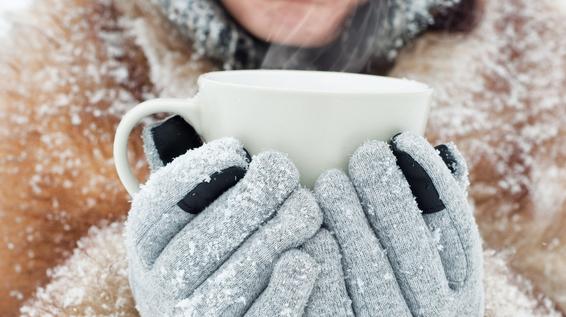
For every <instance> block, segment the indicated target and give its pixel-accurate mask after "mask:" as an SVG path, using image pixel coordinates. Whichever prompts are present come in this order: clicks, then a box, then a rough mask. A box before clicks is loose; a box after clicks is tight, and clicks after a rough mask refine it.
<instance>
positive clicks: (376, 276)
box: [315, 133, 483, 317]
mask: <svg viewBox="0 0 566 317" xmlns="http://www.w3.org/2000/svg"><path fill="white" fill-rule="evenodd" d="M395 143H396V145H397V147H398V149H400V150H402V151H405V152H406V153H408V154H409V155H411V156H412V157H413V158H414V159H415V160H416V161H417V162H418V163H419V164H420V165H421V166H422V167H423V168H424V169H425V171H426V172H427V173H428V175H429V176H430V177H431V179H432V181H433V184H434V186H435V188H436V189H437V191H438V192H439V195H440V198H441V199H442V201H443V202H444V204H445V206H446V209H445V210H442V211H440V212H437V213H433V214H422V212H421V210H419V208H418V206H417V203H416V201H415V198H414V196H413V194H412V192H411V189H410V187H409V184H408V182H407V181H406V179H405V177H404V175H403V173H402V172H401V170H400V168H399V167H398V166H397V164H396V158H395V156H394V155H393V153H392V151H391V150H390V147H389V145H388V144H386V143H384V142H379V141H370V142H367V143H366V144H364V145H363V146H361V147H360V148H359V149H358V150H357V151H356V152H355V153H354V155H353V157H352V159H351V161H350V164H349V174H350V178H348V176H346V174H344V173H343V172H341V171H338V170H332V171H328V172H326V173H325V174H323V175H322V176H321V177H320V179H319V180H318V181H317V183H316V185H315V195H316V197H317V200H318V202H319V204H320V206H321V208H322V210H323V214H324V225H325V226H326V227H328V228H329V229H330V230H331V231H332V232H333V233H334V235H335V237H336V240H337V241H338V244H339V246H340V250H341V252H342V263H343V267H344V272H345V274H346V286H347V289H348V293H349V294H350V296H351V299H352V307H353V309H354V313H355V314H356V316H447V317H448V316H449V317H453V316H470V317H475V316H483V287H482V274H483V273H482V255H481V240H480V236H479V233H478V230H477V226H476V223H475V221H474V218H473V214H472V210H471V208H470V206H469V204H468V201H467V192H466V186H467V176H466V175H467V168H466V166H465V162H464V160H463V159H462V156H461V154H459V153H458V152H457V150H456V148H455V147H454V146H453V145H450V146H449V149H450V150H451V151H452V152H453V156H454V157H455V158H456V163H455V164H457V165H458V166H457V168H456V169H455V170H456V173H455V174H454V175H453V174H452V173H451V172H450V170H449V169H448V167H447V166H446V165H445V163H444V162H443V161H442V159H441V157H440V156H439V155H438V153H437V152H436V150H435V149H434V148H433V147H432V146H431V145H430V144H429V143H428V142H427V141H426V140H425V139H424V138H422V137H420V136H417V135H414V134H411V133H403V134H401V135H399V136H398V137H396V138H395Z"/></svg>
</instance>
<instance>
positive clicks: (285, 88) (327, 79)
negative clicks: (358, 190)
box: [114, 70, 432, 194]
mask: <svg viewBox="0 0 566 317" xmlns="http://www.w3.org/2000/svg"><path fill="white" fill-rule="evenodd" d="M198 86H199V92H198V93H197V95H196V96H195V97H193V98H189V99H155V100H149V101H146V102H143V103H141V104H139V105H138V106H136V107H134V108H133V109H132V110H130V111H129V112H128V113H127V114H126V115H125V116H124V118H123V120H122V122H120V125H119V126H118V130H117V131H116V137H115V140H114V161H115V164H116V169H117V171H118V175H119V177H120V180H121V181H122V183H123V184H124V186H125V187H126V189H127V190H128V192H129V193H130V194H133V193H135V192H137V191H138V190H139V183H138V180H137V179H136V177H135V176H134V174H133V173H132V170H131V168H130V166H129V164H128V158H127V142H128V136H129V134H130V132H131V131H132V129H133V128H134V127H135V126H136V125H137V124H138V122H139V121H140V120H141V119H143V118H144V117H146V116H149V115H151V114H154V113H160V112H167V113H173V114H178V115H181V116H182V117H183V118H184V119H185V120H186V121H187V122H189V123H190V124H191V125H192V126H193V127H194V128H195V130H196V131H197V132H198V133H199V134H200V135H201V137H202V138H203V139H204V140H205V141H210V140H214V139H218V138H222V137H227V136H231V137H235V138H237V139H239V140H240V141H242V142H243V144H244V146H245V147H246V149H248V151H250V152H251V153H252V154H257V153H259V152H262V151H265V150H270V149H273V150H277V151H281V152H285V153H287V154H288V155H289V157H290V158H291V160H292V161H293V162H294V163H295V165H296V166H297V168H298V169H299V171H300V173H301V182H302V183H303V184H304V185H306V186H312V185H313V183H314V181H315V180H316V179H317V177H318V176H319V175H320V174H321V173H322V172H323V171H325V170H327V169H331V168H342V169H345V168H346V166H347V162H348V159H349V157H350V155H351V154H352V153H353V151H354V150H355V149H356V148H357V147H358V146H360V145H361V144H362V143H363V142H364V141H366V140H370V139H379V140H388V139H389V138H390V137H392V136H393V135H394V134H395V133H397V132H400V131H413V132H416V133H419V134H422V133H424V129H425V126H426V121H427V116H428V110H429V101H430V96H431V93H432V90H431V89H430V88H429V87H427V86H426V85H424V84H421V83H418V82H414V81H409V80H403V79H395V78H388V77H379V76H371V75H360V74H348V73H333V72H311V71H288V70H284V71H283V70H243V71H224V72H212V73H207V74H204V75H202V76H200V78H199V80H198Z"/></svg>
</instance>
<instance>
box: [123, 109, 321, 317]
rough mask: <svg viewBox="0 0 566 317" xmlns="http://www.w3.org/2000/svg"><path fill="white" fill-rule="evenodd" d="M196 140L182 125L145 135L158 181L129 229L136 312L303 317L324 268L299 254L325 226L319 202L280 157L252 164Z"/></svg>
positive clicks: (230, 142) (229, 148)
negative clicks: (307, 242)
mask: <svg viewBox="0 0 566 317" xmlns="http://www.w3.org/2000/svg"><path fill="white" fill-rule="evenodd" d="M193 133H194V130H192V128H191V127H190V126H189V125H188V124H186V123H184V121H182V119H180V118H179V117H174V118H172V119H169V120H168V124H163V125H159V126H152V127H149V128H147V129H146V130H145V132H144V139H145V144H146V153H147V155H148V158H149V159H148V160H149V162H150V164H151V166H152V167H151V169H152V171H153V173H152V174H151V176H150V178H149V180H148V181H147V183H146V184H145V185H144V186H143V187H142V188H141V190H140V192H139V193H137V194H136V195H135V196H134V197H133V200H132V208H131V210H130V213H129V215H128V220H127V226H126V246H127V251H128V263H129V280H130V285H131V288H132V292H133V295H134V298H135V300H136V307H137V309H138V310H139V312H140V314H141V315H142V317H146V316H173V315H175V316H242V315H244V313H246V312H247V316H266V315H269V316H277V315H283V314H284V315H289V316H300V315H301V314H302V312H303V310H304V307H305V305H306V303H307V300H308V298H309V295H310V293H311V290H312V288H313V286H314V283H315V281H316V278H317V275H318V273H319V266H318V264H317V263H316V262H315V261H314V260H313V259H312V258H311V257H310V256H308V255H307V254H306V253H305V252H303V251H300V250H297V249H294V248H296V247H298V246H299V245H301V244H303V243H304V242H305V241H306V240H307V239H309V238H310V237H312V236H313V235H314V234H315V233H316V232H317V230H318V229H319V228H320V225H321V223H322V215H321V212H320V209H319V207H318V205H317V204H316V201H315V199H314V197H313V196H312V194H310V192H308V191H307V190H304V189H300V188H299V175H298V171H297V170H296V168H295V167H294V166H293V164H292V163H291V162H290V161H289V160H288V159H287V158H286V157H285V156H283V155H282V154H279V153H273V152H266V153H262V154H259V155H257V156H256V157H254V159H253V160H252V161H251V163H250V158H249V155H248V154H247V152H246V151H245V150H244V148H243V147H242V145H241V144H240V143H239V142H238V141H236V140H234V139H230V138H227V139H221V140H216V141H212V142H210V143H207V144H205V145H202V146H200V145H201V142H200V140H199V139H198V138H196V137H195V136H194V135H193ZM187 140H192V141H191V142H186V141H187ZM183 141H185V142H183ZM179 144H183V145H179ZM195 146H200V147H197V148H195V149H192V150H189V151H187V152H186V153H185V154H182V155H181V156H178V157H177V158H175V159H173V157H175V156H176V155H178V154H181V153H184V152H185V151H186V150H187V149H188V148H191V147H195ZM183 147H184V148H183Z"/></svg>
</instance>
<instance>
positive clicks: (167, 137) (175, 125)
mask: <svg viewBox="0 0 566 317" xmlns="http://www.w3.org/2000/svg"><path fill="white" fill-rule="evenodd" d="M151 135H152V137H153V143H154V144H155V148H156V149H157V153H159V159H160V160H161V161H162V162H163V165H166V164H169V163H171V162H172V161H173V160H174V159H175V158H176V157H177V156H180V155H183V154H185V153H186V152H187V151H188V150H191V149H195V148H198V147H200V146H202V145H203V142H202V140H201V138H200V136H199V135H198V133H197V132H196V131H195V129H194V128H193V127H192V126H191V125H190V124H188V123H187V122H186V121H185V119H183V118H182V117H181V116H178V115H177V116H173V117H171V118H168V119H166V120H165V121H163V122H162V123H161V124H160V125H158V126H156V127H154V128H153V129H151Z"/></svg>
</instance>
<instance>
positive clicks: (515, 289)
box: [22, 224, 561, 317]
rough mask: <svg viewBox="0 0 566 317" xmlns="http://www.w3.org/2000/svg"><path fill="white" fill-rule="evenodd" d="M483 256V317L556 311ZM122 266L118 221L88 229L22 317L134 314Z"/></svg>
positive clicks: (554, 316)
mask: <svg viewBox="0 0 566 317" xmlns="http://www.w3.org/2000/svg"><path fill="white" fill-rule="evenodd" d="M484 259H485V261H484V269H485V276H484V285H485V292H486V293H485V294H486V296H485V298H486V316H487V317H517V316H519V317H522V316H529V317H558V316H561V314H560V313H559V312H557V311H555V310H553V308H552V306H551V303H550V301H549V300H548V299H547V298H544V297H538V298H537V297H534V294H533V293H534V292H533V291H532V290H531V286H530V285H529V283H528V282H527V281H525V280H523V279H520V278H517V277H516V276H515V275H514V274H513V273H512V272H510V271H509V269H508V268H507V266H506V264H505V263H506V260H505V257H504V256H503V255H502V254H498V253H496V252H494V251H490V250H487V251H485V252H484ZM126 266H127V264H126V249H125V247H124V242H123V225H121V224H110V225H108V226H103V227H101V228H91V230H90V231H89V235H88V236H87V237H85V238H83V239H81V240H80V242H79V248H78V249H77V250H76V251H75V252H74V253H73V255H72V256H71V257H70V258H69V259H68V260H67V261H66V262H65V263H64V264H63V265H61V266H59V267H57V268H55V269H53V270H51V271H50V276H51V277H52V278H53V282H52V283H51V284H49V285H48V286H47V287H45V288H40V289H38V291H37V295H36V296H35V297H34V298H33V300H31V301H29V302H28V303H27V304H26V305H24V307H23V308H22V316H24V317H35V316H37V317H52V316H53V317H55V316H57V317H59V316H77V317H79V316H80V317H83V316H84V317H87V316H116V317H137V316H138V313H137V311H136V310H135V308H134V301H133V299H132V296H131V293H130V291H129V284H128V277H127V267H126ZM64 303H67V305H64ZM540 303H544V304H543V305H542V306H541V304H540Z"/></svg>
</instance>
